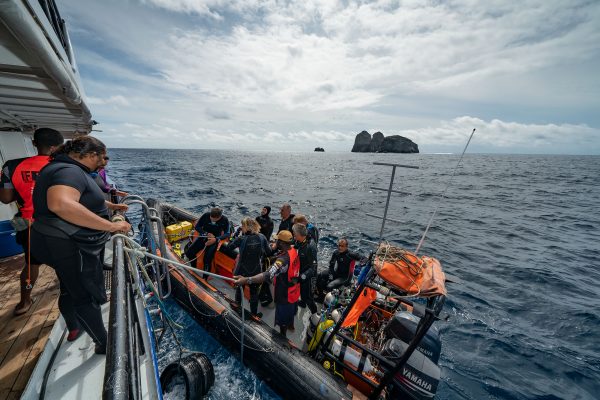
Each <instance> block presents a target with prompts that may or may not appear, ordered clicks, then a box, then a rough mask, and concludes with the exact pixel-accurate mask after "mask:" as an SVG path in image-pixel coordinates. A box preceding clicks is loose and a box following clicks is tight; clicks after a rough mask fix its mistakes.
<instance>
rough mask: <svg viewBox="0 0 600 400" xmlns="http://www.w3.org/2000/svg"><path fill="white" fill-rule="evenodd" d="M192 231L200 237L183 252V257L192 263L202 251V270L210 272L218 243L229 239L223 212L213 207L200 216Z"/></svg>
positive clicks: (227, 226) (227, 221)
mask: <svg viewBox="0 0 600 400" xmlns="http://www.w3.org/2000/svg"><path fill="white" fill-rule="evenodd" d="M194 229H196V231H197V232H198V233H199V234H200V236H198V237H197V238H196V240H194V241H193V242H192V244H191V245H190V246H189V247H188V248H187V249H186V250H185V255H186V257H187V258H188V260H190V261H194V260H195V259H196V254H198V253H199V252H200V251H201V250H203V249H204V270H205V271H210V265H211V263H212V260H213V258H214V256H215V252H216V251H217V246H218V244H219V241H220V240H221V239H225V238H227V237H229V233H230V229H231V226H230V225H229V220H228V219H227V217H226V216H224V215H223V210H221V209H220V208H219V207H214V208H212V209H211V210H210V212H206V213H204V214H202V216H201V217H200V219H199V220H198V222H197V223H196V226H195V227H194Z"/></svg>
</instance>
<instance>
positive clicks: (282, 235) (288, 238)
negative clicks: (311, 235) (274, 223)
mask: <svg viewBox="0 0 600 400" xmlns="http://www.w3.org/2000/svg"><path fill="white" fill-rule="evenodd" d="M277 240H281V241H282V242H285V243H292V242H293V241H294V239H293V237H292V233H291V232H290V231H281V232H279V233H278V234H277Z"/></svg>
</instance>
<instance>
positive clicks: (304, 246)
mask: <svg viewBox="0 0 600 400" xmlns="http://www.w3.org/2000/svg"><path fill="white" fill-rule="evenodd" d="M292 231H293V232H294V239H295V241H296V242H295V244H294V247H295V248H296V250H297V251H298V257H299V258H300V296H301V300H300V301H299V302H298V305H299V306H300V307H302V308H304V307H306V306H308V308H309V310H310V312H311V313H312V314H314V313H316V312H317V305H316V304H315V300H314V298H313V283H312V278H313V277H314V276H315V274H316V271H317V246H316V244H315V242H314V240H310V238H309V237H308V231H307V229H306V226H304V225H302V224H295V225H294V226H293V228H292Z"/></svg>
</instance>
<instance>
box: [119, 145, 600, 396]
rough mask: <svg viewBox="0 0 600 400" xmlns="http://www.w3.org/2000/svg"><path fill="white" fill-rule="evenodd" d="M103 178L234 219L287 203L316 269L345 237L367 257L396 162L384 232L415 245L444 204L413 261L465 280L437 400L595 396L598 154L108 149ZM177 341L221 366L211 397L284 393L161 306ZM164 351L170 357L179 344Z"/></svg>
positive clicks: (454, 306)
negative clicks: (422, 257)
mask: <svg viewBox="0 0 600 400" xmlns="http://www.w3.org/2000/svg"><path fill="white" fill-rule="evenodd" d="M110 156H111V161H110V165H109V167H108V171H109V175H110V176H111V178H112V179H113V180H115V181H117V182H118V183H119V184H120V186H121V187H122V188H123V189H125V190H127V191H129V192H131V193H135V194H138V195H140V196H142V197H144V198H150V197H154V198H158V199H161V200H165V201H168V202H172V203H174V204H177V205H179V206H181V207H184V208H187V209H189V210H191V211H194V212H197V213H201V212H204V211H206V210H207V209H208V208H209V207H211V206H214V205H218V206H220V207H222V208H223V209H224V210H225V214H226V215H227V217H229V218H230V220H232V221H234V222H235V223H239V221H240V219H241V218H242V217H244V216H256V215H258V213H259V212H260V209H261V208H262V207H263V206H265V205H270V206H271V207H272V208H273V212H272V216H273V217H274V219H275V222H276V224H278V222H279V215H278V209H279V206H280V205H281V204H282V203H284V202H289V203H291V204H292V208H293V211H294V212H297V213H303V214H306V215H307V216H308V217H309V220H310V221H311V222H313V223H314V224H316V225H317V226H318V227H319V229H320V231H321V241H320V243H319V262H320V265H322V266H323V267H325V265H326V263H327V262H328V260H329V258H330V255H331V253H332V251H333V250H334V245H335V243H336V241H337V239H338V238H340V237H342V236H345V237H347V238H348V239H349V240H350V246H351V248H352V249H354V250H357V251H359V252H362V253H364V254H367V253H368V251H369V250H371V247H370V245H369V244H368V243H367V242H364V241H362V239H365V240H371V241H374V240H377V239H378V237H379V229H380V224H381V222H380V220H377V219H375V218H372V217H369V216H367V215H366V214H367V213H373V214H383V207H384V205H385V200H386V194H385V193H384V192H380V191H374V190H372V189H370V188H371V187H373V186H376V187H387V185H388V184H389V178H390V174H391V168H389V167H384V166H376V165H373V162H374V161H378V162H387V163H398V164H409V165H415V166H418V167H419V169H401V168H399V169H398V170H397V172H396V180H395V182H396V183H395V185H394V186H395V187H394V188H395V189H396V190H398V191H401V192H405V194H398V193H396V194H393V195H392V201H391V205H390V211H389V213H388V216H389V217H390V218H393V219H396V220H398V221H401V222H399V223H391V222H388V223H387V224H386V228H385V232H384V238H385V239H386V240H388V241H390V242H393V243H396V244H397V245H400V246H403V247H405V248H407V249H413V250H414V249H415V247H416V245H417V243H418V241H419V239H420V237H421V235H422V233H423V230H424V228H425V226H426V225H427V222H428V220H429V218H430V216H431V213H432V211H433V210H434V208H436V207H437V206H438V205H439V211H438V214H437V217H436V219H435V221H434V223H433V226H432V228H431V229H430V231H429V234H428V237H427V239H426V241H425V244H424V247H423V249H422V250H421V252H420V253H421V254H428V255H432V256H434V257H436V258H438V259H440V260H441V262H442V265H443V267H444V270H445V271H446V272H447V273H449V274H452V275H454V276H457V277H459V278H460V279H461V280H462V282H461V283H459V284H449V285H448V300H447V302H446V311H447V312H448V313H449V314H450V319H449V321H447V322H443V323H439V327H440V328H441V333H442V341H443V344H442V346H443V347H442V357H441V360H440V366H441V368H442V382H441V383H440V386H439V389H438V392H437V398H439V399H598V398H599V397H600V230H599V226H600V157H598V156H540V155H479V154H475V155H473V154H466V155H465V157H464V159H463V162H462V164H461V166H460V167H459V168H458V170H457V173H456V175H455V177H454V179H453V180H452V183H451V184H450V186H449V188H448V191H447V192H446V196H445V198H443V199H441V194H442V191H443V190H444V188H445V187H446V185H447V183H448V182H449V180H450V177H451V174H452V171H453V169H454V167H455V165H456V163H457V161H458V158H459V157H458V156H457V155H435V154H417V155H415V154H410V155H409V154H355V153H328V152H325V153H283V152H281V153H271V152H247V151H220V150H219V151H215V150H137V149H136V150H133V149H113V150H110ZM169 310H170V311H171V313H172V314H173V316H174V318H175V319H177V320H178V321H180V323H182V324H183V325H185V326H186V328H185V329H184V330H183V331H180V332H179V336H180V337H181V340H182V341H183V344H184V346H185V347H186V348H188V349H192V350H197V351H203V352H205V353H207V354H208V356H209V357H210V358H211V359H212V361H213V363H214V364H215V369H216V384H215V386H214V388H213V389H212V391H211V393H210V398H211V399H247V398H252V399H275V398H278V397H277V396H276V395H275V394H274V393H273V392H272V391H271V390H270V389H269V388H268V387H267V386H266V385H265V384H264V383H262V382H261V381H259V380H258V379H257V378H256V377H255V376H254V375H253V374H252V372H251V371H249V370H247V369H245V368H243V367H242V366H241V364H240V363H239V362H238V360H237V358H236V357H235V356H234V355H232V354H230V353H229V352H228V351H226V350H225V349H223V348H222V347H220V346H219V344H218V342H216V341H215V340H213V339H212V338H210V336H208V334H206V332H205V331H204V330H203V329H202V328H201V327H199V326H198V325H196V324H195V323H194V321H193V320H192V319H191V318H190V317H189V316H187V315H186V314H185V312H182V311H181V310H180V309H179V308H178V306H177V305H175V304H174V303H169ZM161 346H162V348H161V357H162V359H161V362H162V363H163V364H164V363H166V362H167V361H168V359H169V357H170V356H169V354H170V353H169V350H171V349H172V348H173V347H174V343H173V341H170V342H169V341H166V342H165V343H163V344H162V345H161Z"/></svg>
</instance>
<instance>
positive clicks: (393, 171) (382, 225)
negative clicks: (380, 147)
mask: <svg viewBox="0 0 600 400" xmlns="http://www.w3.org/2000/svg"><path fill="white" fill-rule="evenodd" d="M395 175H396V166H395V165H394V166H393V168H392V178H391V179H390V188H389V189H388V191H387V200H386V201H385V210H384V211H383V220H382V221H381V230H380V231H379V241H380V242H381V239H383V228H384V227H385V219H386V218H387V213H388V208H389V207H390V197H391V196H392V188H393V185H394V176H395Z"/></svg>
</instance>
